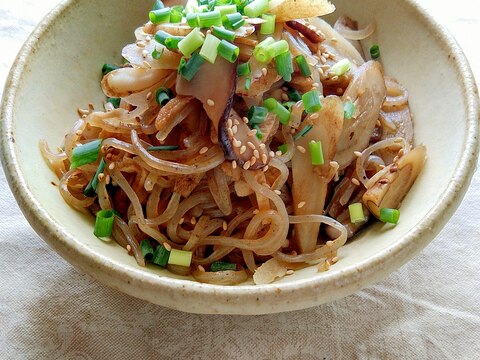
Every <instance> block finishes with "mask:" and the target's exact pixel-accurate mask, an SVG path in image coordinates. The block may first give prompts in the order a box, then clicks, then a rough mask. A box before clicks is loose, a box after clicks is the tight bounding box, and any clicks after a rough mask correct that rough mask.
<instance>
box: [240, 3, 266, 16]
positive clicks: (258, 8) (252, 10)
mask: <svg viewBox="0 0 480 360" xmlns="http://www.w3.org/2000/svg"><path fill="white" fill-rule="evenodd" d="M267 9H268V0H253V1H252V2H251V3H250V4H248V5H247V6H245V7H244V9H243V13H244V14H245V15H247V16H248V17H249V18H255V17H259V16H260V15H262V14H263V13H264V12H266V11H267Z"/></svg>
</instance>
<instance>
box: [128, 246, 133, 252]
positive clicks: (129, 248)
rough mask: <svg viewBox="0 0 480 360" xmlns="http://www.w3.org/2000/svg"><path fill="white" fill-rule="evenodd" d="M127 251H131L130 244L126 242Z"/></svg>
mask: <svg viewBox="0 0 480 360" xmlns="http://www.w3.org/2000/svg"><path fill="white" fill-rule="evenodd" d="M127 251H128V252H130V251H132V247H131V246H130V244H127Z"/></svg>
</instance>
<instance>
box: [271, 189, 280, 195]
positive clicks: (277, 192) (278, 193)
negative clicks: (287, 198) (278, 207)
mask: <svg viewBox="0 0 480 360" xmlns="http://www.w3.org/2000/svg"><path fill="white" fill-rule="evenodd" d="M273 192H274V193H275V194H277V195H282V192H281V191H280V190H273Z"/></svg>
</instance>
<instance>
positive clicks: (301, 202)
mask: <svg viewBox="0 0 480 360" xmlns="http://www.w3.org/2000/svg"><path fill="white" fill-rule="evenodd" d="M305 204H306V202H305V201H300V202H299V203H298V205H297V208H299V209H301V208H302V207H304V206H305Z"/></svg>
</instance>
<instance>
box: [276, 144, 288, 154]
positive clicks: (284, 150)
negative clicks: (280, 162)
mask: <svg viewBox="0 0 480 360" xmlns="http://www.w3.org/2000/svg"><path fill="white" fill-rule="evenodd" d="M278 150H279V151H280V152H281V153H282V154H285V153H286V152H287V151H288V145H287V144H282V145H280V146H279V147H278Z"/></svg>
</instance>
